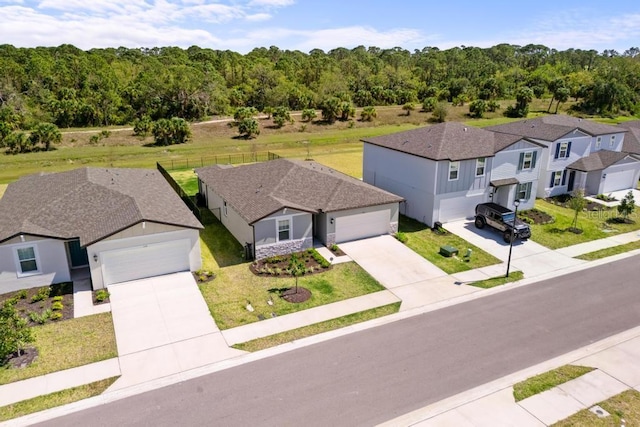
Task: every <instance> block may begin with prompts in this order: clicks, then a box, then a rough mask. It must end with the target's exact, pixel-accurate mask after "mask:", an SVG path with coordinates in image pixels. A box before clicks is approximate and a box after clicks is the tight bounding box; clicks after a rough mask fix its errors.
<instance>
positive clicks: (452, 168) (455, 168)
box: [449, 162, 460, 181]
mask: <svg viewBox="0 0 640 427" xmlns="http://www.w3.org/2000/svg"><path fill="white" fill-rule="evenodd" d="M459 171H460V162H449V181H457V180H458V172H459Z"/></svg>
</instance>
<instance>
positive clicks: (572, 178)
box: [567, 171, 576, 192]
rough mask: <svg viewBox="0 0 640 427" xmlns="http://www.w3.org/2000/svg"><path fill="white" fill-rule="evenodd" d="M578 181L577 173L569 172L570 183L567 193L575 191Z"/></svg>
mask: <svg viewBox="0 0 640 427" xmlns="http://www.w3.org/2000/svg"><path fill="white" fill-rule="evenodd" d="M575 181H576V171H571V172H569V183H568V184H567V192H569V191H573V184H574V183H575Z"/></svg>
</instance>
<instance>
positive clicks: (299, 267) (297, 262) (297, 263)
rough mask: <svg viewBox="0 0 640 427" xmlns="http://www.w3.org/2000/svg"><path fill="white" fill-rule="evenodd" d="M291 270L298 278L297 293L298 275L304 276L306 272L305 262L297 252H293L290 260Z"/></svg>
mask: <svg viewBox="0 0 640 427" xmlns="http://www.w3.org/2000/svg"><path fill="white" fill-rule="evenodd" d="M289 271H290V272H291V275H292V276H293V277H295V278H296V294H297V293H298V277H299V276H302V275H303V274H304V272H305V267H304V262H302V260H301V259H300V257H298V255H296V254H291V258H290V260H289Z"/></svg>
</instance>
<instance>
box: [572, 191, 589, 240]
mask: <svg viewBox="0 0 640 427" xmlns="http://www.w3.org/2000/svg"><path fill="white" fill-rule="evenodd" d="M586 204H587V201H586V199H585V198H584V190H583V189H582V188H577V189H575V190H573V192H572V193H571V199H569V207H570V208H571V209H572V210H573V213H574V215H573V221H572V222H571V228H573V229H576V230H577V229H578V215H579V214H580V212H582V210H583V209H584V207H585V206H586Z"/></svg>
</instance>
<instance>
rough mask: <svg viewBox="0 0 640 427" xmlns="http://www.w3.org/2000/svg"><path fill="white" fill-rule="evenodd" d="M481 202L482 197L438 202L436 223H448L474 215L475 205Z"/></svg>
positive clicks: (458, 198)
mask: <svg viewBox="0 0 640 427" xmlns="http://www.w3.org/2000/svg"><path fill="white" fill-rule="evenodd" d="M483 201H484V195H480V196H474V197H464V196H463V197H456V198H451V199H442V200H441V201H440V210H439V215H438V218H439V219H438V221H440V222H449V221H457V220H461V219H465V218H468V217H471V216H473V215H474V212H475V207H476V205H477V204H478V203H482V202H483Z"/></svg>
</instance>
